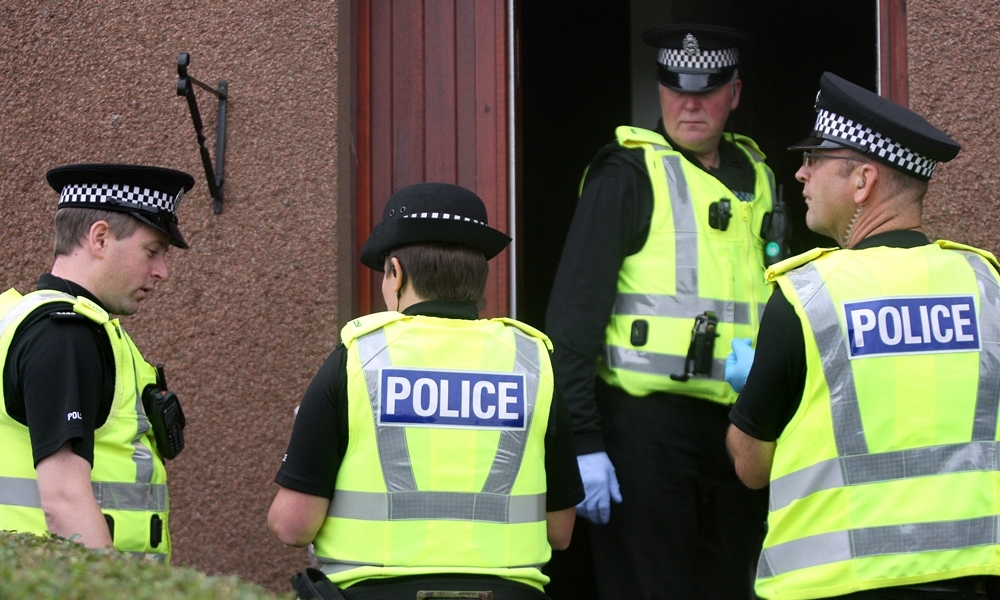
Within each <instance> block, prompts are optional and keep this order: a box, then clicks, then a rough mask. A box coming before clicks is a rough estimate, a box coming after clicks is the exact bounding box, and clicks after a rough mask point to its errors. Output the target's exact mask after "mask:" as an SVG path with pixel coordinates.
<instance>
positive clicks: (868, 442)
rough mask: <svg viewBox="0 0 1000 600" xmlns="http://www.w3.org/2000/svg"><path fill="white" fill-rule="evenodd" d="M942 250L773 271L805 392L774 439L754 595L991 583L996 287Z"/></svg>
mask: <svg viewBox="0 0 1000 600" xmlns="http://www.w3.org/2000/svg"><path fill="white" fill-rule="evenodd" d="M996 268H997V262H996V259H995V258H994V257H993V255H992V254H990V253H988V252H985V251H982V250H977V249H975V248H970V247H967V246H961V245H958V244H954V243H951V242H944V241H941V242H937V243H936V244H929V245H925V246H921V247H917V248H910V249H903V248H887V247H878V248H869V249H865V250H857V251H854V250H837V251H830V250H821V249H817V250H814V251H811V252H809V253H806V254H804V255H800V256H798V257H793V258H791V259H788V260H787V261H784V262H782V263H779V264H778V265H775V266H774V267H773V268H772V269H770V270H769V271H768V278H769V279H770V280H772V281H776V282H777V283H778V285H780V286H781V290H782V292H783V293H784V295H785V297H786V298H788V301H789V302H790V303H791V305H792V306H793V307H794V309H795V312H796V314H797V315H798V317H799V319H800V320H801V322H802V328H803V334H804V338H805V352H806V370H807V373H806V382H805V389H804V391H803V394H802V402H801V405H800V406H799V409H798V411H797V412H796V413H795V415H794V416H793V417H792V419H791V421H790V422H789V423H788V425H787V426H786V427H785V429H784V431H783V432H782V434H781V436H780V437H779V438H778V440H777V443H776V447H775V452H774V461H773V466H772V468H771V482H770V513H769V516H768V532H767V537H766V539H765V540H764V548H763V552H762V553H761V558H760V562H759V566H758V574H757V584H756V589H757V594H758V595H759V596H760V597H761V598H769V599H773V600H793V599H798V598H822V597H827V596H839V595H842V594H848V593H852V592H857V591H860V590H867V589H873V588H880V587H891V586H901V585H908V584H916V583H923V582H928V581H937V580H943V579H951V578H956V577H964V576H967V575H1000V560H998V558H1000V544H998V539H1000V538H998V532H1000V472H998V469H1000V463H998V458H1000V454H998V452H997V450H998V448H1000V446H998V444H997V441H998V439H1000V438H998V436H997V416H998V406H1000V279H998V276H997V272H996V270H995V269H996Z"/></svg>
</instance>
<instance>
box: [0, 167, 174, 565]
mask: <svg viewBox="0 0 1000 600" xmlns="http://www.w3.org/2000/svg"><path fill="white" fill-rule="evenodd" d="M46 179H47V180H48V182H49V184H50V185H51V186H52V187H53V189H55V190H56V191H57V192H59V205H58V209H57V210H56V217H55V262H54V263H53V265H52V271H51V273H48V274H45V275H42V276H41V278H39V280H38V286H37V290H36V291H34V292H31V293H29V294H26V295H24V296H22V295H21V294H20V293H18V292H17V291H16V290H13V289H10V290H7V291H6V292H4V293H3V294H0V366H2V369H3V387H2V389H0V394H2V400H0V529H9V530H16V531H27V532H33V533H37V534H40V535H44V534H48V533H54V534H57V535H59V536H62V537H64V538H68V539H74V540H76V541H78V542H80V543H82V544H84V545H85V546H88V547H92V548H103V547H108V546H113V547H114V548H115V549H117V550H121V551H126V552H131V553H134V554H142V555H145V556H147V557H150V558H153V559H156V560H161V561H168V560H169V558H170V535H169V532H168V529H167V520H168V519H167V513H168V507H169V502H168V498H167V485H166V471H165V469H164V458H172V457H173V456H174V455H175V454H176V452H178V451H179V449H178V448H177V447H176V442H177V440H178V438H177V436H178V434H179V429H180V428H181V427H182V426H183V413H181V412H180V406H179V404H177V402H176V397H175V396H173V395H172V394H168V393H167V391H166V385H165V382H163V377H162V372H161V374H160V375H159V377H158V375H157V370H156V369H154V367H153V366H152V365H150V364H149V363H147V362H146V361H145V359H143V357H142V355H141V354H140V353H139V350H138V348H136V346H135V344H134V343H133V342H132V340H131V338H129V336H128V334H127V333H125V330H124V329H122V326H121V324H120V323H119V320H118V318H114V317H113V316H112V315H123V316H127V315H131V314H133V313H135V312H136V311H137V310H138V309H139V303H140V302H142V301H143V300H145V299H146V298H148V297H149V296H150V295H151V294H153V292H154V290H155V288H156V285H157V284H158V283H160V282H162V281H165V280H166V279H167V274H168V271H167V262H166V254H167V250H168V249H169V248H170V246H177V247H179V248H187V247H188V246H187V243H186V242H185V241H184V238H183V236H182V235H181V232H180V229H178V227H177V205H178V203H179V202H180V200H181V197H182V196H183V195H184V192H186V191H188V190H190V189H191V187H192V186H193V185H194V179H193V178H192V177H191V176H190V175H188V174H187V173H182V172H180V171H174V170H171V169H163V168H159V167H148V166H137V165H110V164H80V165H68V166H63V167H57V168H55V169H52V170H51V171H49V172H48V173H47V175H46ZM158 379H159V381H158ZM164 409H166V410H167V412H166V413H164V412H163V410H164ZM151 423H153V426H152V427H151ZM168 437H169V438H170V439H169V440H168ZM181 443H182V442H181Z"/></svg>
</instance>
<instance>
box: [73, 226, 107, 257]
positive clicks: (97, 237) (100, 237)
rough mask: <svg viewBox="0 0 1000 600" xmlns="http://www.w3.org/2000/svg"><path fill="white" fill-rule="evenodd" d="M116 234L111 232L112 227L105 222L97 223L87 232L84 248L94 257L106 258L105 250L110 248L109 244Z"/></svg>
mask: <svg viewBox="0 0 1000 600" xmlns="http://www.w3.org/2000/svg"><path fill="white" fill-rule="evenodd" d="M113 237H114V234H113V233H112V231H111V226H110V225H108V222H107V221H105V220H103V219H102V220H99V221H95V222H94V223H93V224H92V225H91V226H90V229H89V230H87V234H86V235H85V236H84V238H83V240H81V241H82V242H83V246H84V247H85V248H86V249H87V251H88V252H90V253H91V254H92V255H94V256H104V250H105V249H106V248H107V246H108V242H109V241H110V240H111V238H113Z"/></svg>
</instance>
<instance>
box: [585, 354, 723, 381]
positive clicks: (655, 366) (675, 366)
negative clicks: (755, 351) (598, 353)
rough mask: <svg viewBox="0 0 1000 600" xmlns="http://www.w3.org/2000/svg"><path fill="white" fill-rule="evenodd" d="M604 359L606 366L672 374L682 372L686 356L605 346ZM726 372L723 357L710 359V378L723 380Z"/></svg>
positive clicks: (641, 371) (640, 371)
mask: <svg viewBox="0 0 1000 600" xmlns="http://www.w3.org/2000/svg"><path fill="white" fill-rule="evenodd" d="M604 356H605V358H604V360H605V362H606V363H607V364H608V366H611V367H615V368H618V369H626V370H629V371H637V372H639V373H652V374H659V375H664V374H673V373H677V374H680V373H683V372H684V363H685V361H686V360H687V356H681V355H679V354H659V353H657V352H648V351H646V350H636V349H634V348H625V347H622V346H605V348H604ZM725 373H726V361H725V359H719V358H716V359H713V360H712V377H711V378H712V379H718V380H720V381H721V380H723V379H725Z"/></svg>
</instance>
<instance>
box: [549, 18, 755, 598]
mask: <svg viewBox="0 0 1000 600" xmlns="http://www.w3.org/2000/svg"><path fill="white" fill-rule="evenodd" d="M643 40H644V41H645V42H646V43H647V44H650V45H652V46H654V47H656V48H658V50H659V53H658V58H657V63H658V64H657V69H658V70H657V74H658V79H659V99H660V108H661V114H662V117H663V119H662V122H661V123H660V125H659V126H658V127H657V128H656V130H655V131H649V130H645V129H640V128H638V127H629V126H623V127H619V128H618V129H617V131H616V137H617V139H616V140H615V141H614V142H613V143H612V144H610V145H608V146H606V147H605V148H603V149H602V150H601V151H600V152H599V153H598V155H597V156H596V157H595V158H594V160H593V161H592V162H591V166H590V168H589V169H588V172H587V173H586V176H585V178H584V181H583V186H582V194H581V196H580V200H579V202H578V204H577V209H576V213H575V214H574V217H573V221H572V224H571V226H570V231H569V235H568V237H567V240H566V246H565V249H564V250H563V255H562V259H561V262H560V264H559V270H558V273H557V275H556V280H555V284H554V286H553V290H552V296H551V300H550V303H549V308H548V313H547V316H546V331H547V332H548V333H549V335H550V336H551V337H552V340H553V344H554V346H555V353H554V355H553V368H554V369H555V373H556V385H557V391H558V393H559V394H560V395H561V397H562V398H564V399H565V400H566V402H567V403H568V404H569V406H570V409H571V412H572V414H573V423H574V429H575V432H576V451H577V454H578V455H579V457H578V460H579V463H580V471H581V475H582V476H583V481H584V485H585V487H586V490H587V498H586V500H585V501H584V502H583V503H582V504H581V505H580V506H579V507H578V509H577V510H578V512H579V513H580V514H581V515H582V516H584V517H586V518H587V519H589V520H590V521H592V522H593V523H595V524H596V526H594V527H591V536H592V540H593V552H594V561H595V568H596V575H597V582H598V587H599V590H600V596H601V598H602V599H604V600H609V599H612V598H627V599H629V600H633V599H637V598H674V599H685V598H696V597H698V598H746V597H747V596H749V594H750V584H751V580H752V578H751V571H752V563H753V560H754V558H755V557H756V552H757V551H758V550H759V548H760V540H761V538H762V536H763V521H764V516H765V514H766V509H765V503H766V500H765V496H764V494H763V493H760V492H752V491H749V490H747V489H745V488H744V486H742V485H741V483H740V481H739V480H738V479H737V477H736V473H735V472H734V471H733V467H732V465H731V463H730V461H729V459H728V457H727V456H726V451H725V432H726V427H727V426H728V424H729V421H728V419H727V413H728V411H729V406H730V405H731V404H732V403H733V402H734V401H735V399H736V394H735V393H734V392H733V390H732V389H731V388H730V387H729V385H728V384H727V383H726V381H725V380H724V378H723V361H724V360H725V357H726V355H727V354H728V353H729V348H730V344H731V342H732V341H733V340H734V339H739V340H742V339H744V338H751V339H752V338H753V337H755V335H756V329H757V322H758V319H759V311H760V309H762V308H763V306H764V303H765V301H766V300H767V297H768V295H769V294H770V290H769V289H768V288H767V286H766V285H765V283H764V277H763V273H764V257H763V241H762V238H761V231H762V229H763V228H764V227H763V222H764V218H765V215H766V214H767V213H769V212H770V211H771V209H772V198H773V194H774V176H773V174H772V173H771V171H770V169H769V168H768V167H767V166H766V165H765V164H764V162H763V161H764V155H763V153H761V151H760V149H759V148H758V147H757V145H756V144H755V143H754V142H753V141H752V140H750V139H749V138H747V137H744V136H742V135H736V134H732V133H726V132H725V129H726V123H727V120H728V118H729V115H730V112H731V111H733V110H735V109H736V108H737V106H738V105H739V102H740V94H741V91H742V87H743V82H742V80H741V79H740V77H739V73H738V72H737V67H738V66H739V61H740V46H745V44H746V43H747V42H748V40H747V37H746V36H745V35H744V34H742V33H741V32H739V31H735V30H732V29H727V28H723V27H712V26H706V25H672V26H668V27H662V28H659V29H653V30H650V31H646V32H645V33H644V34H643ZM696 327H697V328H698V329H700V330H701V335H702V337H703V338H704V339H703V340H702V341H699V342H697V343H694V344H693V343H692V341H693V340H692V330H693V329H695V328H696ZM716 333H718V334H719V335H718V337H716V335H715V334H716ZM703 342H707V344H706V343H703ZM712 344H714V348H713V347H712ZM692 349H697V350H698V351H697V352H696V354H697V356H690V352H691V350H692ZM599 357H600V359H599ZM689 357H690V358H691V360H689ZM598 375H599V377H597V376H598ZM595 380H596V389H595ZM619 484H620V487H619Z"/></svg>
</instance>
